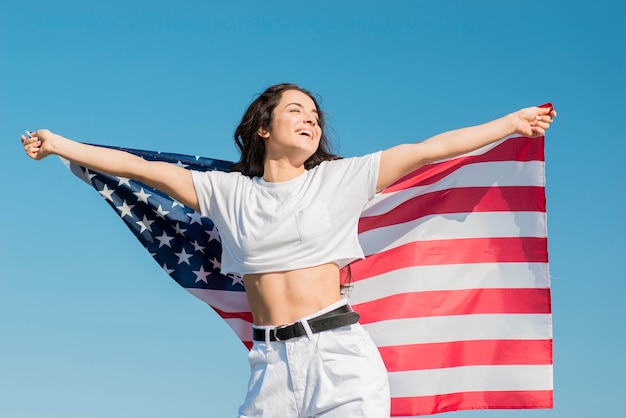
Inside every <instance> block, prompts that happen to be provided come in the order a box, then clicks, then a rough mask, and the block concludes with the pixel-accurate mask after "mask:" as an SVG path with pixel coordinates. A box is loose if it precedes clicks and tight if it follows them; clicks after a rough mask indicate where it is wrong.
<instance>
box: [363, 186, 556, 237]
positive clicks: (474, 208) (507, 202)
mask: <svg viewBox="0 0 626 418" xmlns="http://www.w3.org/2000/svg"><path fill="white" fill-rule="evenodd" d="M545 211H546V199H545V190H544V188H543V187H537V186H523V187H522V186H503V187H466V188H457V189H447V190H440V191H437V192H432V193H427V194H424V195H420V196H416V197H414V198H411V199H409V200H407V201H405V202H404V203H402V204H401V205H399V206H397V207H396V208H394V209H393V210H391V211H389V212H387V213H384V214H382V215H377V216H368V217H362V218H361V219H360V220H359V233H361V232H365V231H368V230H370V229H374V228H381V227H384V226H389V225H396V224H400V223H404V222H409V221H413V220H416V219H419V218H421V217H424V216H428V215H435V214H444V213H468V212H545Z"/></svg>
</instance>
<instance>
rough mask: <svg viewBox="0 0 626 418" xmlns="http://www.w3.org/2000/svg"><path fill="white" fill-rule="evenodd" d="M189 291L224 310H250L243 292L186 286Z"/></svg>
mask: <svg viewBox="0 0 626 418" xmlns="http://www.w3.org/2000/svg"><path fill="white" fill-rule="evenodd" d="M185 290H187V291H188V292H189V293H191V294H192V295H194V296H195V297H197V298H198V299H200V300H201V301H203V302H206V303H208V304H209V305H211V306H212V307H214V308H216V309H219V310H220V311H224V312H250V305H249V304H248V299H247V298H246V293H245V292H234V291H230V290H213V289H198V288H192V287H186V288H185Z"/></svg>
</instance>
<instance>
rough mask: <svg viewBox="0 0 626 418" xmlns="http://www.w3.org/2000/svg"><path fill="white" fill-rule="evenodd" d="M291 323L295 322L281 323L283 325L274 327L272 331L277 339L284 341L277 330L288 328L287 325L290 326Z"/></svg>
mask: <svg viewBox="0 0 626 418" xmlns="http://www.w3.org/2000/svg"><path fill="white" fill-rule="evenodd" d="M291 325H293V324H288V325H281V326H278V327H276V328H274V329H272V332H273V333H274V338H275V339H276V341H283V340H281V339H280V338H278V334H277V331H279V330H281V329H283V328H287V327H289V326H291Z"/></svg>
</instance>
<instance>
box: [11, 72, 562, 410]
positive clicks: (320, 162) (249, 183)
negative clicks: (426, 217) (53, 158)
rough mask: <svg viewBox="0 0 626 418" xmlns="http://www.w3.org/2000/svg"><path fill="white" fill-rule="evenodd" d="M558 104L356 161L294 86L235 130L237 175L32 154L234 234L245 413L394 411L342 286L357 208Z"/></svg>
mask: <svg viewBox="0 0 626 418" xmlns="http://www.w3.org/2000/svg"><path fill="white" fill-rule="evenodd" d="M554 116H556V113H555V112H554V111H553V110H551V109H548V108H541V107H530V108H526V109H522V110H519V111H517V112H514V113H511V114H509V115H507V116H504V117H502V118H500V119H497V120H494V121H491V122H488V123H485V124H483V125H478V126H474V127H469V128H463V129H459V130H454V131H450V132H446V133H443V134H440V135H437V136H434V137H432V138H430V139H428V140H426V141H423V142H421V143H417V144H405V145H399V146H396V147H393V148H390V149H387V150H385V151H382V152H376V153H373V154H370V155H366V156H363V157H358V158H347V159H340V158H338V157H336V156H334V155H332V154H331V153H330V152H329V151H328V141H327V138H326V135H325V133H324V117H323V113H322V112H321V111H320V109H319V106H318V103H317V102H316V100H315V99H314V97H313V96H312V95H311V94H310V93H309V92H308V91H306V90H304V89H302V88H300V87H298V86H296V85H293V84H279V85H275V86H272V87H270V88H268V89H267V90H266V91H265V92H264V93H262V94H261V95H260V96H259V97H258V98H257V99H256V100H254V102H253V103H252V104H251V105H250V107H249V108H248V110H247V111H246V113H245V114H244V117H243V119H242V121H241V123H240V125H239V127H238V128H237V130H236V132H235V141H236V144H237V146H238V147H239V148H240V151H241V159H240V161H239V162H237V163H236V164H234V165H233V167H232V168H231V172H230V173H222V172H206V173H203V172H195V171H189V170H186V169H184V168H181V167H179V166H176V165H172V164H167V163H161V162H148V161H145V160H143V159H141V158H139V157H136V156H133V155H131V154H127V153H124V152H121V151H115V150H111V149H103V148H100V147H93V146H89V145H85V144H82V143H79V142H74V141H71V140H69V139H66V138H63V137H61V136H59V135H55V134H53V133H51V132H50V131H48V130H39V131H37V132H35V133H33V134H31V135H30V137H24V136H22V142H23V144H24V149H25V151H26V153H27V155H28V156H30V157H31V158H33V159H36V160H39V159H42V158H44V157H46V156H47V155H49V154H57V155H59V156H62V157H64V158H66V159H68V160H71V161H73V162H75V163H77V164H80V165H82V166H86V167H88V168H91V169H93V170H96V171H100V172H103V173H107V174H111V175H115V176H120V177H128V178H133V179H136V180H139V181H142V182H144V183H146V184H148V185H150V186H152V187H155V188H157V189H159V190H161V191H163V192H165V193H167V194H169V195H170V196H172V197H173V198H175V199H176V200H178V201H180V202H181V203H184V204H185V205H187V206H189V207H191V208H193V209H195V210H196V211H198V212H200V213H202V214H203V215H206V216H208V217H210V218H211V219H212V220H213V222H214V223H215V225H216V226H217V228H218V230H219V231H220V235H221V238H222V247H223V253H222V272H223V273H224V274H228V273H238V274H241V275H243V276H244V285H245V289H246V294H247V297H248V301H249V304H250V308H251V311H252V314H253V322H254V325H253V340H254V346H253V347H252V350H251V351H250V355H249V360H250V367H251V377H250V382H249V388H248V394H247V396H246V399H245V401H244V403H243V405H242V406H241V408H240V410H239V414H240V417H261V416H263V417H313V416H315V417H327V418H331V417H356V416H359V417H386V416H389V410H390V397H389V387H388V382H387V375H386V371H385V368H384V364H383V362H382V360H381V358H380V355H379V353H378V350H377V349H376V347H375V345H374V344H373V342H372V341H371V339H370V338H369V336H368V335H367V333H366V332H365V331H364V329H363V328H362V327H361V325H360V324H359V323H358V315H357V314H356V313H354V312H352V311H351V309H350V307H349V305H348V304H347V302H346V301H345V299H343V298H342V296H341V292H340V274H339V271H340V268H342V267H344V266H346V265H348V264H349V263H350V262H351V261H353V260H355V259H359V258H362V257H363V252H362V250H361V248H360V246H359V243H358V240H357V224H358V218H359V214H360V212H361V210H362V208H363V206H364V205H365V204H366V203H367V201H368V200H370V199H372V198H373V197H374V195H375V194H376V193H377V192H380V191H381V190H383V189H384V188H385V187H387V186H389V185H390V184H392V183H393V182H395V181H396V180H398V179H399V178H401V177H403V176H404V175H406V174H408V173H410V172H411V171H413V170H415V169H417V168H419V167H421V166H422V165H424V164H428V163H431V162H434V161H438V160H441V159H446V158H451V157H454V156H457V155H460V154H464V153H467V152H470V151H472V150H475V149H477V148H480V147H482V146H484V145H487V144H489V143H491V142H494V141H496V140H498V139H500V138H503V137H505V136H507V135H511V134H520V135H524V136H540V135H543V134H544V132H545V130H546V129H548V128H549V126H550V124H551V123H552V119H553V117H554Z"/></svg>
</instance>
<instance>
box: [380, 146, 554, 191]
mask: <svg viewBox="0 0 626 418" xmlns="http://www.w3.org/2000/svg"><path fill="white" fill-rule="evenodd" d="M494 145H495V146H493V147H485V148H483V149H482V150H478V151H477V152H476V153H471V154H468V155H466V156H461V157H457V158H454V159H451V160H447V161H442V162H439V163H434V164H428V165H425V166H424V167H421V168H420V169H418V170H415V171H414V172H413V173H411V174H408V175H406V176H405V177H403V178H402V179H400V180H398V181H397V182H396V183H394V184H393V185H392V186H391V187H388V188H387V189H388V190H387V191H388V192H393V191H395V190H400V189H407V188H409V187H414V186H417V185H420V184H431V183H434V182H437V181H439V180H441V179H443V178H444V177H446V176H448V175H450V174H451V173H452V172H453V171H454V170H456V169H457V168H458V167H461V166H464V165H468V164H478V163H483V162H494V161H519V162H524V161H533V160H535V161H543V160H544V153H543V140H542V139H541V138H536V139H530V140H529V138H525V137H517V138H510V139H508V140H507V141H503V142H499V143H497V144H494ZM484 150H486V151H484ZM481 151H483V153H480V152H481ZM486 178H493V177H486Z"/></svg>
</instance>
